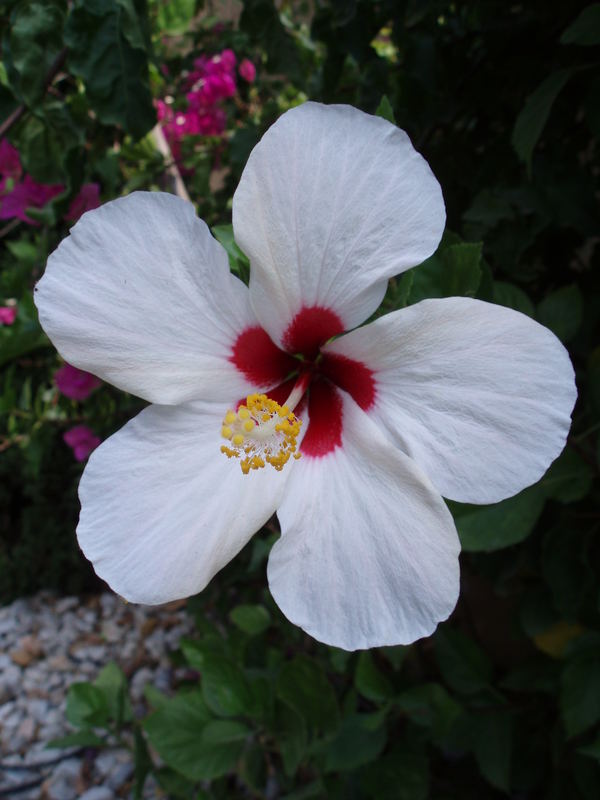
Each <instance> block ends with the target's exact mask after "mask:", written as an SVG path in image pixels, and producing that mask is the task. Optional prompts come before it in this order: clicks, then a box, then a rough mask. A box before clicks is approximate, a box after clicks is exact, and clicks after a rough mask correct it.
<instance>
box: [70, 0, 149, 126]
mask: <svg viewBox="0 0 600 800" xmlns="http://www.w3.org/2000/svg"><path fill="white" fill-rule="evenodd" d="M132 15H134V17H133V18H132ZM141 27H143V25H142V23H141V22H140V21H139V20H138V19H137V17H136V16H135V9H134V7H133V5H132V4H130V3H125V2H118V0H99V2H96V3H87V2H85V0H76V2H75V3H74V5H73V8H72V10H71V13H70V15H69V18H68V20H67V24H66V27H65V43H66V44H67V46H68V48H69V62H68V63H69V66H70V69H71V71H72V72H73V74H74V75H77V76H78V77H80V78H81V79H82V80H83V81H84V82H85V88H86V94H87V96H88V98H89V102H90V104H91V106H92V108H93V109H94V111H95V112H96V114H97V115H98V118H99V119H100V121H101V122H103V123H105V124H107V125H113V124H118V125H122V126H123V128H124V129H125V130H126V131H127V132H128V133H130V134H131V135H132V136H133V137H134V138H135V139H140V138H141V137H142V136H144V134H146V133H147V132H148V131H149V130H150V128H152V127H153V126H154V125H155V123H156V112H155V110H154V107H153V105H152V96H151V94H150V86H149V83H148V58H147V54H146V52H145V49H143V46H144V43H143V35H142V33H141Z"/></svg>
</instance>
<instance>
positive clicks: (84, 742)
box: [46, 731, 107, 748]
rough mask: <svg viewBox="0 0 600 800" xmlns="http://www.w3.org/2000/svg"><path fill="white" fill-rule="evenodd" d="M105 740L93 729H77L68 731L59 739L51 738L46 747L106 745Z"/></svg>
mask: <svg viewBox="0 0 600 800" xmlns="http://www.w3.org/2000/svg"><path fill="white" fill-rule="evenodd" d="M106 746H107V742H105V741H104V739H101V738H100V737H99V736H97V735H96V734H95V733H94V732H93V731H77V733H68V734H67V735H66V736H61V737H60V738H59V739H52V740H51V741H50V742H48V744H47V745H46V747H57V748H58V747H106Z"/></svg>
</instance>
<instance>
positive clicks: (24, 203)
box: [0, 175, 64, 225]
mask: <svg viewBox="0 0 600 800" xmlns="http://www.w3.org/2000/svg"><path fill="white" fill-rule="evenodd" d="M2 188H3V187H2ZM62 191H64V186H62V185H60V184H54V185H47V184H44V183H37V181H34V180H33V178H32V177H31V176H30V175H25V177H24V178H23V181H22V182H21V183H17V184H16V186H15V187H14V188H13V189H12V190H11V191H9V192H7V193H6V194H5V195H4V196H3V197H0V219H13V218H15V217H16V218H17V219H20V220H22V221H23V222H26V223H27V224H28V225H39V222H36V221H35V220H33V219H31V217H28V216H27V214H26V213H25V212H26V211H27V209H28V208H43V207H44V206H45V205H46V203H48V202H49V201H50V200H52V198H53V197H56V195H57V194H60V193H61V192H62Z"/></svg>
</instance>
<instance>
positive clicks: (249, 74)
mask: <svg viewBox="0 0 600 800" xmlns="http://www.w3.org/2000/svg"><path fill="white" fill-rule="evenodd" d="M238 72H239V73H240V75H241V76H242V78H243V79H244V80H245V81H247V82H248V83H254V80H255V78H256V67H255V66H254V64H253V63H252V62H251V61H250V59H248V58H245V59H244V60H243V61H242V62H241V63H240V65H239V67H238Z"/></svg>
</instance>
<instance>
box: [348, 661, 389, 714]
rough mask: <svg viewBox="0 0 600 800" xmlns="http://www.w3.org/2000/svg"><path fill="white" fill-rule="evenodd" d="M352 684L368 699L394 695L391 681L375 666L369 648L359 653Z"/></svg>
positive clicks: (379, 698)
mask: <svg viewBox="0 0 600 800" xmlns="http://www.w3.org/2000/svg"><path fill="white" fill-rule="evenodd" d="M354 685H355V687H356V689H357V691H359V692H360V693H361V694H362V695H363V697H366V698H367V699H368V700H374V701H376V702H378V701H385V700H388V699H390V698H391V697H392V696H393V695H394V687H393V685H392V683H391V681H390V680H389V679H388V678H387V677H386V676H385V675H384V674H383V673H382V672H381V671H380V670H379V669H378V668H377V667H376V666H375V661H374V660H373V656H372V654H371V653H370V651H369V650H363V651H362V652H361V653H359V656H358V661H357V663H356V672H355V673H354Z"/></svg>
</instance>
